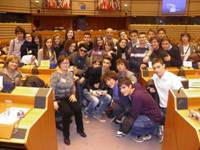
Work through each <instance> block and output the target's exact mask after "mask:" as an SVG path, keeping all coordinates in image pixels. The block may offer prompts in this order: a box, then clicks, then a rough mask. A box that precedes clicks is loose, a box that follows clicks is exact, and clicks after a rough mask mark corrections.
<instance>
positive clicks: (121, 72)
mask: <svg viewBox="0 0 200 150" xmlns="http://www.w3.org/2000/svg"><path fill="white" fill-rule="evenodd" d="M116 64H117V71H118V74H117V75H118V79H120V78H123V77H128V78H129V79H130V80H131V81H132V82H133V84H134V83H136V82H137V78H136V77H135V74H134V73H133V72H131V71H130V70H128V63H127V61H126V60H125V59H122V58H120V59H118V60H117V61H116Z"/></svg>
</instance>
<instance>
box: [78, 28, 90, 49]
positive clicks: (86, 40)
mask: <svg viewBox="0 0 200 150" xmlns="http://www.w3.org/2000/svg"><path fill="white" fill-rule="evenodd" d="M91 36H92V35H91V33H90V32H85V33H84V36H83V40H82V41H80V42H79V43H78V45H80V44H82V43H85V44H86V45H87V50H88V51H90V50H92V49H93V43H92V38H91Z"/></svg>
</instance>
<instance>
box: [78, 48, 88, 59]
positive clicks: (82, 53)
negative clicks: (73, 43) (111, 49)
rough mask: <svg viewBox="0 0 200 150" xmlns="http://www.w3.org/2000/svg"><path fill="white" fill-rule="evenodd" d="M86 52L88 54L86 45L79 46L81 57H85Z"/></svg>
mask: <svg viewBox="0 0 200 150" xmlns="http://www.w3.org/2000/svg"><path fill="white" fill-rule="evenodd" d="M86 54H87V49H86V48H84V47H80V48H79V55H80V56H81V57H85V56H86Z"/></svg>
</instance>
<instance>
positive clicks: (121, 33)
mask: <svg viewBox="0 0 200 150" xmlns="http://www.w3.org/2000/svg"><path fill="white" fill-rule="evenodd" d="M119 38H120V39H124V40H128V36H127V34H126V32H125V31H121V32H120V33H119Z"/></svg>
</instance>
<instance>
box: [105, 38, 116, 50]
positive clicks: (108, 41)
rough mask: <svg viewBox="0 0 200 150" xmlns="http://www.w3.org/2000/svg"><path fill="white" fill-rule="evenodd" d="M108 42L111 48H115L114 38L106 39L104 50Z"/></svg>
mask: <svg viewBox="0 0 200 150" xmlns="http://www.w3.org/2000/svg"><path fill="white" fill-rule="evenodd" d="M106 43H107V44H108V46H110V47H111V48H110V50H114V43H113V41H112V40H106V41H105V44H104V50H105V45H106Z"/></svg>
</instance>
